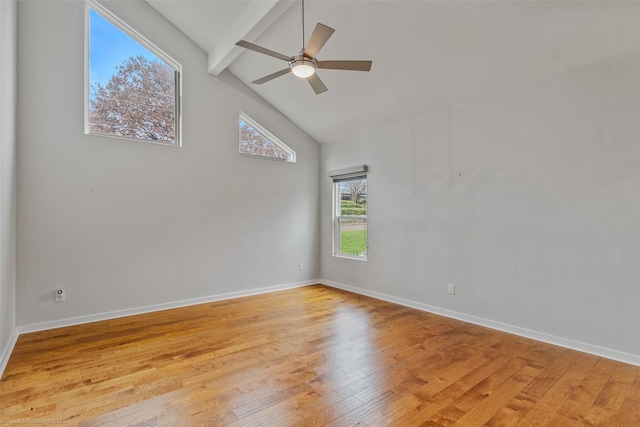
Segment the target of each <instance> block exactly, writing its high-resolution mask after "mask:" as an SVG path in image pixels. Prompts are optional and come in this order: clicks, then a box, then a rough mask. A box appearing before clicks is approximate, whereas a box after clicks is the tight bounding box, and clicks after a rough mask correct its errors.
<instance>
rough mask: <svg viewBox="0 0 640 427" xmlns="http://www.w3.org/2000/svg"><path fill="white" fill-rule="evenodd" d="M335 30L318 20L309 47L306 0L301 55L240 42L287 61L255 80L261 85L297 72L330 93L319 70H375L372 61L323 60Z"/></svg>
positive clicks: (239, 43)
mask: <svg viewBox="0 0 640 427" xmlns="http://www.w3.org/2000/svg"><path fill="white" fill-rule="evenodd" d="M334 31H335V30H334V29H333V28H331V27H328V26H326V25H324V24H321V23H319V22H318V24H316V28H315V29H314V30H313V33H311V37H310V38H309V43H307V45H306V47H305V43H304V0H302V49H300V52H299V53H298V54H297V55H294V56H287V55H283V54H281V53H278V52H274V51H272V50H269V49H266V48H264V47H262V46H258V45H256V44H253V43H250V42H248V41H245V40H240V41H239V42H237V43H236V45H238V46H241V47H244V48H246V49H249V50H253V51H255V52H258V53H262V54H264V55H269V56H272V57H274V58H278V59H282V60H283V61H287V62H288V63H289V66H288V67H287V68H285V69H283V70H280V71H276V72H275V73H272V74H269V75H267V76H264V77H262V78H260V79H258V80H254V81H253V82H251V83H254V84H257V85H261V84H263V83H266V82H268V81H271V80H273V79H275V78H277V77H280V76H284V75H285V74H289V73H290V72H291V73H293V74H294V75H295V76H297V77H300V78H302V79H307V81H308V82H309V84H310V85H311V88H313V91H314V92H315V93H316V95H319V94H321V93H323V92H326V91H327V90H328V89H327V87H326V86H325V84H324V83H323V82H322V80H320V77H318V74H317V73H316V69H318V68H320V69H329V70H350V71H369V70H371V64H372V62H371V61H345V60H337V61H336V60H332V61H319V60H318V58H317V55H318V52H320V49H322V47H323V46H324V44H325V43H326V42H327V40H329V37H331V35H332V34H333V32H334Z"/></svg>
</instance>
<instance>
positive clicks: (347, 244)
mask: <svg viewBox="0 0 640 427" xmlns="http://www.w3.org/2000/svg"><path fill="white" fill-rule="evenodd" d="M333 198H334V204H335V209H334V221H333V224H334V237H333V243H334V244H333V248H334V249H333V254H334V255H335V256H341V257H348V258H356V259H363V260H366V259H367V248H368V242H367V177H366V175H362V176H357V177H352V178H346V179H339V180H335V182H334V197H333Z"/></svg>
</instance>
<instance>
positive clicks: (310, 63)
mask: <svg viewBox="0 0 640 427" xmlns="http://www.w3.org/2000/svg"><path fill="white" fill-rule="evenodd" d="M289 67H291V71H292V72H293V74H295V75H296V76H298V77H300V78H307V77H310V76H312V75H313V74H314V73H315V72H316V68H317V67H318V61H317V60H316V59H315V58H309V57H308V56H305V54H304V53H303V52H300V53H299V54H297V55H296V56H294V57H293V59H292V60H291V61H289Z"/></svg>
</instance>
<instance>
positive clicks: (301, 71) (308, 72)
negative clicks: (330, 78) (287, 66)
mask: <svg viewBox="0 0 640 427" xmlns="http://www.w3.org/2000/svg"><path fill="white" fill-rule="evenodd" d="M291 71H292V72H293V74H294V75H295V76H296V77H300V78H301V79H306V78H308V77H311V76H312V75H313V74H314V73H315V72H316V69H315V68H313V67H312V66H311V65H307V64H299V65H296V66H294V67H293V68H292V69H291Z"/></svg>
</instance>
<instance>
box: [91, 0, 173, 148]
mask: <svg viewBox="0 0 640 427" xmlns="http://www.w3.org/2000/svg"><path fill="white" fill-rule="evenodd" d="M84 4H85V8H84V9H85V10H84V20H85V22H84V31H85V34H84V133H85V134H86V135H95V136H101V137H106V138H115V139H122V140H126V141H136V142H144V143H148V144H157V145H163V146H169V147H178V148H180V147H182V64H180V63H179V62H178V61H176V60H175V59H173V58H172V57H171V56H169V55H168V54H167V53H165V52H164V51H163V50H162V49H160V48H159V47H157V46H156V45H155V44H153V43H152V42H151V41H149V39H147V38H146V37H145V36H143V35H142V34H140V33H139V32H138V31H136V30H135V29H134V28H133V27H131V26H130V25H129V24H127V23H126V22H125V21H123V20H122V19H121V18H119V17H118V16H117V15H115V14H114V13H113V12H111V11H110V10H109V9H107V8H106V7H104V6H103V5H101V4H100V3H98V2H97V1H96V0H85V2H84ZM92 9H93V11H94V12H96V13H98V14H99V15H100V16H101V17H102V18H104V19H106V20H107V21H109V22H110V23H111V24H112V25H113V26H115V27H116V28H118V29H119V30H120V31H122V32H123V33H124V34H126V35H127V36H129V37H130V38H131V39H133V40H134V41H135V42H137V43H138V44H140V45H141V46H142V47H144V48H145V49H147V50H148V51H149V52H151V53H152V54H154V55H155V56H156V57H158V59H160V60H162V61H163V62H164V63H165V64H166V65H168V66H169V67H171V68H173V70H174V78H175V83H174V85H175V113H174V114H175V132H174V135H175V140H174V143H169V142H163V141H153V140H148V139H139V138H131V137H127V136H120V135H112V134H107V133H99V132H93V131H91V129H90V126H89V115H90V114H89V109H90V107H91V103H90V96H91V88H90V86H91V80H90V79H91V76H90V65H91V64H90V48H91V41H90V39H91V19H90V16H91V10H92Z"/></svg>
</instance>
